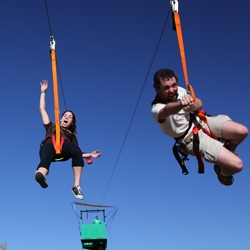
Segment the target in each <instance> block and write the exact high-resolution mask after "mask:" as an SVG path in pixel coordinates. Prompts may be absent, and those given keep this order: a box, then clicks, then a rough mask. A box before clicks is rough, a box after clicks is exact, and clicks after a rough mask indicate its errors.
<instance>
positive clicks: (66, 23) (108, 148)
mask: <svg viewBox="0 0 250 250" xmlns="http://www.w3.org/2000/svg"><path fill="white" fill-rule="evenodd" d="M47 3H48V7H49V13H50V22H51V27H52V33H53V35H54V37H55V40H56V52H57V59H58V64H59V70H60V75H61V80H62V85H63V90H64V93H65V98H66V104H67V108H68V109H72V110H73V111H74V112H75V113H76V116H77V125H78V140H79V142H80V146H81V148H82V150H83V151H92V150H95V149H99V150H100V151H101V152H102V156H101V158H99V159H96V160H94V163H93V164H92V165H91V166H88V165H86V166H85V168H84V171H83V175H82V187H83V190H84V195H85V197H86V199H85V202H87V203H96V204H98V203H100V202H101V201H103V202H102V204H103V205H114V206H119V210H118V212H117V214H116V217H115V219H114V220H113V223H112V225H111V226H110V227H109V229H108V249H109V250H128V249H138V250H142V249H171V250H200V249H202V250H211V249H213V250H217V249H218V250H235V249H240V250H248V249H249V246H250V238H249V231H250V216H249V213H250V212H249V211H250V202H249V190H250V182H249V178H250V168H249V166H250V159H249V138H248V139H246V141H245V142H244V143H243V144H242V145H241V146H240V147H239V148H238V152H239V154H240V156H241V157H242V159H243V161H244V163H245V168H244V170H243V171H242V172H241V173H240V174H238V175H236V176H235V182H234V184H233V185H232V186H231V187H225V186H223V185H221V184H220V183H219V182H218V180H217V178H216V175H215V173H214V172H213V166H212V165H211V164H208V163H205V171H206V173H205V174H204V175H199V174H198V173H197V163H196V159H195V158H192V157H191V159H190V161H189V162H188V164H187V167H188V169H189V172H190V174H189V175H188V176H183V175H182V174H181V170H180V168H179V166H178V164H177V162H176V161H175V159H174V157H173V155H172V151H171V150H172V145H173V142H174V141H173V140H172V139H171V138H168V137H167V136H164V134H163V133H162V132H161V131H160V129H159V128H158V126H157V125H156V124H155V122H154V121H153V119H152V117H151V114H150V108H151V106H150V103H151V101H152V100H153V98H154V95H155V92H154V89H153V87H152V78H153V74H154V72H155V71H156V70H158V69H160V68H164V67H169V68H172V69H174V71H175V73H176V74H177V75H178V76H179V79H180V85H181V86H184V81H183V73H182V67H181V62H180V56H179V51H178V45H177V38H176V33H175V32H174V31H172V21H171V18H169V20H168V22H167V26H166V29H165V32H164V35H163V37H162V40H161V43H160V46H159V49H158V52H157V54H156V57H155V60H154V63H153V65H152V69H151V70H150V73H149V77H148V79H147V81H146V85H145V88H144V90H143V93H142V96H141V99H140V102H139V105H138V108H137V111H136V113H135V116H134V119H133V122H132V125H131V128H130V130H129V133H128V136H127V139H126V141H125V144H124V147H123V149H122V152H121V155H120V157H119V159H118V155H119V152H120V150H121V147H122V143H123V141H124V138H125V134H126V132H127V130H128V126H129V123H130V120H131V117H132V114H133V112H134V110H135V106H136V103H137V101H138V98H139V95H140V92H141V90H142V87H143V83H144V81H145V79H146V75H147V72H148V69H149V65H150V62H151V60H152V57H153V54H154V51H155V48H156V45H157V42H158V39H159V37H160V33H161V31H162V28H163V24H164V22H165V20H166V17H167V14H168V11H169V8H170V4H169V1H163V0H158V1H136V0H127V1H112V0H108V1H90V0H70V1H69V0H67V1H66V0H63V1H55V0H48V1H47ZM249 10H250V2H249V1H248V0H241V1H215V0H211V1H198V0H194V1H184V0H182V1H181V0H180V3H179V13H180V17H181V22H182V29H183V37H184V43H185V51H186V58H187V67H188V73H189V81H190V84H191V85H193V87H194V89H195V92H196V96H197V97H199V98H200V99H202V100H203V103H204V109H205V110H207V112H208V113H210V114H214V115H215V114H219V113H221V114H228V115H229V116H230V117H231V118H232V119H233V120H235V121H238V122H240V123H243V124H245V125H246V126H247V127H248V128H250V118H249V106H250V98H249V91H250V88H249V72H250V67H249V58H250V50H249V41H250V29H249V23H250V16H249ZM0 23H1V39H0V58H1V60H0V64H1V65H0V68H1V73H0V81H1V93H0V95H1V98H0V106H1V108H2V112H1V115H2V119H1V131H2V133H1V151H0V154H1V157H0V166H1V181H0V190H1V200H0V201H1V202H0V243H4V242H7V243H8V248H7V249H8V250H16V249H27V250H43V249H48V250H57V249H60V250H68V249H74V250H77V249H79V250H80V249H81V243H80V236H79V230H78V224H77V220H76V216H75V213H74V211H73V209H72V206H71V202H72V201H76V199H75V198H74V196H73V195H72V193H71V191H70V190H71V188H72V185H73V175H72V170H71V163H70V162H66V163H57V164H52V166H51V170H50V174H49V176H48V182H49V188H48V189H46V190H43V189H41V188H40V186H39V185H38V184H37V183H36V182H35V180H34V172H35V170H36V167H37V165H38V162H39V157H38V150H39V144H40V142H41V140H42V139H43V137H44V133H45V131H44V128H43V125H42V121H41V117H40V113H39V96H40V85H39V82H40V81H41V80H42V79H48V80H49V83H50V87H49V90H48V92H47V111H48V113H49V115H50V117H51V119H52V120H54V118H53V116H54V107H53V88H52V82H51V81H52V79H51V63H50V55H49V36H50V32H49V26H48V20H47V16H46V9H45V4H44V1H42V0H40V1H32V0H23V1H17V0H10V1H1V8H0ZM59 91H60V97H59V98H60V108H61V110H62V111H63V110H64V109H65V107H64V103H63V98H62V95H61V88H60V89H59ZM117 159H118V163H117V165H115V163H116V162H117ZM115 166H116V168H115V172H114V174H113V177H112V179H111V182H110V185H109V186H108V183H109V180H110V177H111V174H112V172H113V170H114V167H115ZM107 187H108V189H107ZM106 189H107V192H106V195H105V196H104V194H105V190H106ZM103 198H104V199H103ZM93 216H94V214H93ZM90 222H91V221H90Z"/></svg>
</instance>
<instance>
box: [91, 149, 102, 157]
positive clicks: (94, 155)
mask: <svg viewBox="0 0 250 250" xmlns="http://www.w3.org/2000/svg"><path fill="white" fill-rule="evenodd" d="M101 155H102V154H101V153H99V150H95V151H93V152H92V153H90V156H91V157H92V158H98V157H100V156H101Z"/></svg>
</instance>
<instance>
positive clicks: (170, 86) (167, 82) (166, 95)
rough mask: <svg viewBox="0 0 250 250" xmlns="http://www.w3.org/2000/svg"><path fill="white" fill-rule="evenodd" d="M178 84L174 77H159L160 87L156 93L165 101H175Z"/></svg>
mask: <svg viewBox="0 0 250 250" xmlns="http://www.w3.org/2000/svg"><path fill="white" fill-rule="evenodd" d="M177 92H178V85H177V81H176V79H175V77H172V78H168V79H167V78H165V79H161V84H160V87H159V88H158V89H157V93H158V94H159V95H160V96H161V97H162V98H163V99H164V100H166V101H167V102H175V101H176V100H177V94H178V93H177Z"/></svg>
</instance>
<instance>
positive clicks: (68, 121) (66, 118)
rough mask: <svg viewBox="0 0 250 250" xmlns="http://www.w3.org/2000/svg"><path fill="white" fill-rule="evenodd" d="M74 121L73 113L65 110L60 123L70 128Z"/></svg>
mask: <svg viewBox="0 0 250 250" xmlns="http://www.w3.org/2000/svg"><path fill="white" fill-rule="evenodd" d="M72 123H73V114H72V113H71V112H69V111H67V112H65V113H64V114H63V116H62V118H61V120H60V125H61V126H62V127H64V128H68V127H70V126H71V125H72Z"/></svg>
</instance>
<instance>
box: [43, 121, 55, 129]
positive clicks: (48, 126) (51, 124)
mask: <svg viewBox="0 0 250 250" xmlns="http://www.w3.org/2000/svg"><path fill="white" fill-rule="evenodd" d="M53 125H54V124H53V123H52V122H51V121H50V122H49V123H48V124H44V125H43V126H44V128H45V130H46V131H48V129H49V128H50V127H51V126H53Z"/></svg>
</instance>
